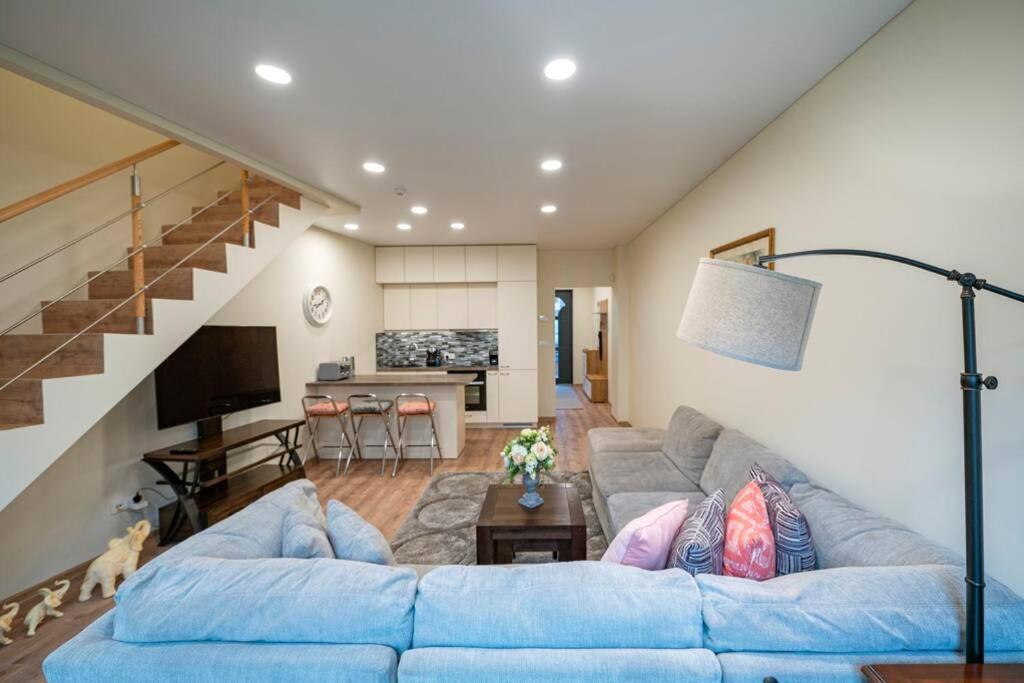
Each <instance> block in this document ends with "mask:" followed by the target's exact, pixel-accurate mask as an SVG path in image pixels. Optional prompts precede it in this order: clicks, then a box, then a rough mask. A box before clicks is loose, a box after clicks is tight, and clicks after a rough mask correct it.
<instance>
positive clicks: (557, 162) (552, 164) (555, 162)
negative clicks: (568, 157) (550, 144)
mask: <svg viewBox="0 0 1024 683" xmlns="http://www.w3.org/2000/svg"><path fill="white" fill-rule="evenodd" d="M540 168H541V170H542V171H547V172H549V173H550V172H551V171H558V170H560V169H561V168H562V160H561V159H545V160H544V161H542V162H540Z"/></svg>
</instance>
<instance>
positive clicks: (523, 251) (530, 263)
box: [406, 244, 537, 282]
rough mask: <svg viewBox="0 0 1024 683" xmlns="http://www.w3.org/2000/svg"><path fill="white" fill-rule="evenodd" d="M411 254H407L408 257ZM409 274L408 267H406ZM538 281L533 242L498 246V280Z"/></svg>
mask: <svg viewBox="0 0 1024 683" xmlns="http://www.w3.org/2000/svg"><path fill="white" fill-rule="evenodd" d="M408 258H409V256H408V254H406V259H408ZM406 275H407V276H408V268H407V269H406ZM506 281H509V282H531V281H533V282H536V281H537V247H536V245H533V244H526V245H517V246H508V247H498V282H506Z"/></svg>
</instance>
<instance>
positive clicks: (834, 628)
mask: <svg viewBox="0 0 1024 683" xmlns="http://www.w3.org/2000/svg"><path fill="white" fill-rule="evenodd" d="M696 581H697V585H698V586H699V588H700V593H701V598H702V600H703V611H704V646H705V647H707V648H710V649H711V650H713V651H715V652H742V651H748V652H893V651H899V650H942V651H952V650H959V649H960V648H961V631H962V629H963V622H964V582H963V578H962V570H961V569H959V568H956V567H950V566H946V565H928V566H918V567H845V568H839V569H825V570H821V571H814V572H802V573H799V574H790V575H788V576H780V577H778V578H775V579H771V580H769V581H761V582H757V581H745V580H743V579H737V578H733V577H728V576H712V575H710V574H701V575H699V576H697V578H696ZM985 634H986V648H987V649H988V650H990V651H992V652H996V651H1000V650H1020V649H1022V644H1024V601H1022V600H1021V599H1020V598H1019V597H1017V596H1016V595H1014V593H1013V592H1012V591H1010V590H1009V589H1008V588H1006V587H1005V586H1003V585H1002V584H1000V583H999V582H997V581H993V580H989V581H988V588H987V589H986V592H985Z"/></svg>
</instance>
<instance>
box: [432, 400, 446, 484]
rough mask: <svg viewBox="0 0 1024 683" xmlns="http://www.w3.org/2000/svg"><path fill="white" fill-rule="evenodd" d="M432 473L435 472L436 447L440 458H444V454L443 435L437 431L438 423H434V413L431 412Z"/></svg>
mask: <svg viewBox="0 0 1024 683" xmlns="http://www.w3.org/2000/svg"><path fill="white" fill-rule="evenodd" d="M430 445H431V449H430V473H431V474H433V473H434V449H436V450H437V457H438V459H439V460H444V454H442V453H441V435H440V434H438V433H437V425H435V424H434V413H433V411H431V413H430Z"/></svg>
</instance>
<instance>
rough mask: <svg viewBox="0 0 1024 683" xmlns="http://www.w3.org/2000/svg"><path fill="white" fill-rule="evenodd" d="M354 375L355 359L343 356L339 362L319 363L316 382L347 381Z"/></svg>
mask: <svg viewBox="0 0 1024 683" xmlns="http://www.w3.org/2000/svg"><path fill="white" fill-rule="evenodd" d="M354 374H356V359H355V358H353V357H352V356H345V357H344V358H342V359H341V360H340V361H332V362H330V363H320V365H318V366H317V368H316V381H318V382H337V381H339V380H343V379H349V378H351V377H352V376H353V375H354Z"/></svg>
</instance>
